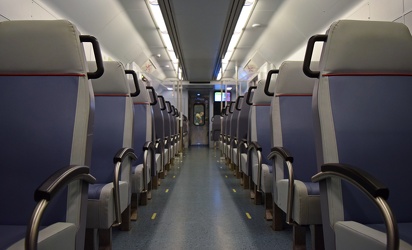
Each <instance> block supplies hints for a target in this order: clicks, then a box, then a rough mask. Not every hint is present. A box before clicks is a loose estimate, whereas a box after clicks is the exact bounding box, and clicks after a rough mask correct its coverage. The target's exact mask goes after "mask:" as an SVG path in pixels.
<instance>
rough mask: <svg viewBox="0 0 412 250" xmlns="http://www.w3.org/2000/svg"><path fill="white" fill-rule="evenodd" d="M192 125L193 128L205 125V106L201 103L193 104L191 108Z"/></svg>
mask: <svg viewBox="0 0 412 250" xmlns="http://www.w3.org/2000/svg"><path fill="white" fill-rule="evenodd" d="M193 124H194V125H195V126H203V125H205V105H204V104H203V103H195V105H194V106H193Z"/></svg>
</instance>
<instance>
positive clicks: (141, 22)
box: [39, 0, 362, 88]
mask: <svg viewBox="0 0 412 250" xmlns="http://www.w3.org/2000/svg"><path fill="white" fill-rule="evenodd" d="M39 1H42V2H44V3H45V4H46V5H47V6H49V7H50V8H51V9H53V10H54V11H55V12H57V13H58V14H59V16H61V17H63V18H67V19H69V20H71V21H72V22H74V23H75V24H76V25H77V26H78V27H79V29H80V30H81V32H82V33H86V34H91V35H94V36H96V37H97V38H98V40H99V42H100V44H101V47H102V48H103V49H104V51H105V52H106V53H107V54H108V55H109V56H110V57H111V58H112V59H116V60H120V61H122V62H123V63H125V64H126V63H130V62H135V63H136V64H137V65H138V66H140V67H142V65H144V64H145V62H147V61H148V60H149V59H150V60H151V61H152V62H153V64H154V65H155V67H156V70H155V71H154V72H151V73H150V74H148V76H149V78H150V77H152V78H153V79H156V81H159V82H161V83H162V84H167V83H168V82H171V81H174V80H176V78H177V76H176V72H175V71H174V69H173V66H172V64H171V61H170V58H169V56H168V54H167V51H166V48H165V46H164V44H163V42H162V40H161V38H160V35H159V31H158V30H157V28H156V26H155V24H154V21H153V18H152V16H151V14H150V12H149V10H148V6H147V3H146V1H144V0H116V1H115V0H87V1H75V3H73V2H72V1H66V0H39ZM256 1H257V4H256V6H255V8H254V11H253V13H252V15H251V17H250V19H249V22H248V23H247V25H246V27H245V29H244V31H243V34H242V37H241V40H240V41H239V43H238V44H237V46H236V49H235V52H234V54H233V56H232V58H231V60H230V62H229V64H228V67H227V70H226V71H225V73H224V75H223V78H224V79H234V78H235V77H236V70H235V69H236V67H237V68H238V74H239V76H240V78H241V79H247V78H248V77H250V76H251V75H253V74H254V73H255V72H253V71H252V72H251V71H247V70H246V69H244V67H245V66H246V65H247V64H248V63H249V64H250V62H254V63H255V64H257V66H259V65H261V64H262V63H263V62H270V63H272V64H273V65H275V66H279V65H280V63H281V62H282V61H283V60H286V59H288V58H289V57H290V56H291V55H292V54H294V52H295V51H296V50H297V49H299V48H300V47H302V46H304V45H305V44H306V42H307V39H308V38H309V37H310V36H311V35H313V34H316V33H319V32H324V31H325V30H326V28H327V27H328V26H329V25H330V24H331V23H332V22H333V21H335V20H336V19H338V18H339V17H341V16H342V15H344V14H345V13H347V12H348V11H349V10H351V9H352V8H353V7H354V6H355V5H357V4H359V3H360V2H362V0H345V1H342V0H311V1H302V0H287V1H286V0H256ZM243 2H244V0H207V1H205V0H159V5H160V7H161V8H162V13H163V14H164V15H166V16H165V20H166V23H167V27H168V32H169V34H171V35H172V37H173V38H172V43H173V47H174V49H175V51H176V54H177V56H178V57H179V58H180V61H181V64H182V66H183V70H182V71H183V73H184V74H183V75H184V77H185V80H186V81H187V82H186V83H185V84H187V85H191V86H198V87H201V88H204V87H207V86H208V82H211V81H212V82H213V80H214V79H215V77H216V74H217V69H218V68H219V66H220V65H219V63H220V59H221V57H222V55H224V53H225V49H226V47H227V42H228V41H227V39H228V37H230V35H231V32H233V28H232V27H231V25H233V22H234V21H236V19H237V15H238V12H239V10H238V6H239V4H242V3H243ZM236 13H237V14H236ZM252 24H260V26H259V27H257V28H253V27H252ZM302 59H303V57H302ZM189 82H192V84H190V83H189ZM199 83H201V85H198V84H199Z"/></svg>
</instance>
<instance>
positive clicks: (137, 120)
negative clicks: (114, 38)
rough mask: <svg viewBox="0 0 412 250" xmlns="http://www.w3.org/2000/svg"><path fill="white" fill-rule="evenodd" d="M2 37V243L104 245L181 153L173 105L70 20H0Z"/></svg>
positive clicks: (39, 246) (7, 246)
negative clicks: (87, 48)
mask: <svg viewBox="0 0 412 250" xmlns="http://www.w3.org/2000/svg"><path fill="white" fill-rule="evenodd" d="M0 40H1V44H2V46H1V48H0V55H1V58H2V60H1V62H0V84H1V87H2V91H1V94H0V101H1V102H2V105H1V108H0V115H1V117H2V120H1V122H0V126H1V129H0V137H1V141H2V150H1V156H2V158H3V159H4V161H3V163H2V167H1V176H2V177H3V178H4V181H3V182H2V184H1V188H0V190H1V191H0V197H1V199H2V200H3V201H4V203H2V206H1V207H0V234H1V235H2V237H1V238H0V248H1V249H23V248H26V249H85V248H86V249H94V248H96V247H97V245H98V247H101V248H111V230H112V228H113V227H116V226H118V227H120V229H122V230H129V229H130V227H131V224H130V220H131V218H132V219H137V211H136V209H137V205H138V203H139V202H140V203H141V204H145V203H147V199H149V198H150V197H151V190H152V189H156V188H157V186H158V185H159V184H160V181H159V179H160V178H164V175H165V173H166V172H167V170H169V169H170V165H171V164H173V158H174V157H175V156H176V155H177V154H178V153H179V149H180V148H181V138H180V133H179V131H178V128H179V124H178V122H179V120H178V116H179V111H178V110H177V109H176V108H175V107H174V106H173V105H171V104H170V102H168V101H165V100H164V98H162V96H157V94H156V92H155V90H154V89H153V87H151V86H146V84H145V83H144V82H139V80H138V77H137V75H136V73H135V72H134V71H132V70H125V68H124V66H123V65H122V64H121V63H120V62H103V61H102V56H101V52H100V48H99V44H98V41H97V39H95V38H94V37H92V36H85V35H80V33H79V32H78V31H77V28H76V27H75V26H74V25H73V24H72V23H70V22H68V21H65V20H58V21H7V22H1V23H0ZM84 42H90V43H92V45H93V52H94V55H95V58H96V61H95V62H87V61H86V58H85V53H84V49H83V45H82V43H84ZM128 75H131V76H132V77H131V78H132V79H133V80H128V77H127V76H128ZM33 194H34V199H33Z"/></svg>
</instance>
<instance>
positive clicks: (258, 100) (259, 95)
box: [252, 79, 274, 105]
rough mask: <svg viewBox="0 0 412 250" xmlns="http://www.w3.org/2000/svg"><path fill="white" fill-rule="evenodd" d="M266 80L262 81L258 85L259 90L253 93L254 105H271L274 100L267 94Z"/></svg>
mask: <svg viewBox="0 0 412 250" xmlns="http://www.w3.org/2000/svg"><path fill="white" fill-rule="evenodd" d="M265 80H266V79H264V80H260V81H259V82H258V84H257V89H255V91H254V92H253V97H252V98H253V99H252V103H253V104H254V105H266V104H267V105H270V101H271V100H272V97H271V96H268V95H266V94H265ZM271 83H272V84H270V85H269V91H272V90H273V87H274V86H273V81H271Z"/></svg>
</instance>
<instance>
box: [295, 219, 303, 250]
mask: <svg viewBox="0 0 412 250" xmlns="http://www.w3.org/2000/svg"><path fill="white" fill-rule="evenodd" d="M293 249H294V250H304V249H306V228H305V227H303V226H300V225H293Z"/></svg>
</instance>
